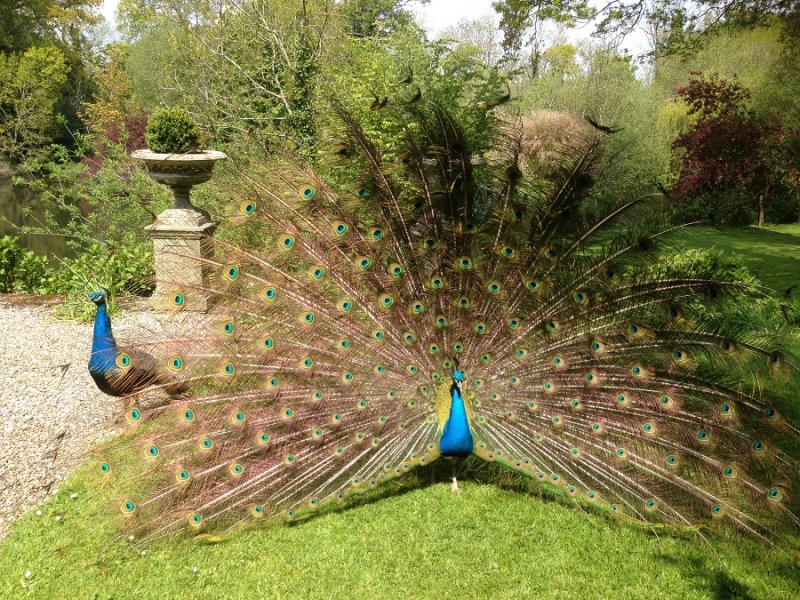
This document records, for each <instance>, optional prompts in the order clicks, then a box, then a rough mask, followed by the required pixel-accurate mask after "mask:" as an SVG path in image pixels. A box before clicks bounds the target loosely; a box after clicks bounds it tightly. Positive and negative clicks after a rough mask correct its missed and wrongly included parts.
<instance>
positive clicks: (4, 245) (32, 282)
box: [0, 235, 53, 294]
mask: <svg viewBox="0 0 800 600" xmlns="http://www.w3.org/2000/svg"><path fill="white" fill-rule="evenodd" d="M52 276H53V270H52V269H50V268H49V267H48V266H47V258H46V257H44V256H39V255H38V254H36V253H34V252H32V251H31V250H23V249H22V248H21V247H20V245H19V243H18V240H17V238H14V237H11V236H9V235H6V236H4V237H2V238H0V293H3V294H11V293H17V294H47V293H50V291H49V281H50V280H51V278H52Z"/></svg>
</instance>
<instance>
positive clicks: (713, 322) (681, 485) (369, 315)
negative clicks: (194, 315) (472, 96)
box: [98, 101, 800, 540]
mask: <svg viewBox="0 0 800 600" xmlns="http://www.w3.org/2000/svg"><path fill="white" fill-rule="evenodd" d="M336 110H337V113H338V114H339V116H340V118H341V121H342V123H343V128H344V130H345V131H346V132H347V136H346V137H345V138H344V139H343V140H342V141H341V142H339V143H337V144H335V145H333V146H332V147H331V150H330V153H329V156H328V158H327V159H326V164H325V165H324V166H323V170H324V171H325V172H326V173H327V176H326V177H323V176H321V175H318V174H316V172H315V171H313V170H311V169H310V168H309V167H308V166H307V165H305V164H303V163H302V162H301V161H299V160H294V159H291V158H290V159H286V160H282V161H272V162H269V163H266V162H262V161H258V160H253V159H251V160H248V161H246V162H243V163H242V164H241V165H240V166H239V169H238V171H237V174H236V176H235V177H234V178H231V179H229V180H227V181H226V183H227V185H229V186H230V188H229V192H230V194H231V195H232V196H233V197H234V198H235V201H234V206H235V208H234V209H233V210H232V214H231V215H232V216H231V222H232V224H233V225H234V226H235V227H236V228H238V229H241V230H242V231H251V232H256V233H257V236H258V239H259V244H258V246H257V247H254V248H250V249H246V248H243V247H238V246H235V245H233V244H231V243H223V242H220V243H219V244H218V245H217V256H216V257H215V258H214V259H213V260H209V261H208V264H207V268H208V270H209V274H210V277H209V285H208V286H207V287H199V286H198V287H194V288H186V287H184V288H178V287H176V288H175V289H174V291H173V293H172V295H171V299H172V304H173V306H174V309H175V315H176V316H177V315H180V311H181V308H182V306H183V305H185V302H186V298H188V297H189V296H191V295H202V296H204V297H206V298H207V299H208V301H209V303H210V304H211V305H212V306H213V309H212V310H211V311H210V312H209V313H208V314H207V315H205V316H203V317H201V318H198V319H197V321H198V322H196V323H194V324H193V325H192V326H189V325H188V324H184V325H183V326H182V330H181V335H180V337H178V338H176V339H172V340H160V341H158V342H157V343H156V346H157V348H156V349H155V350H154V351H153V354H154V355H157V356H159V357H161V358H160V361H161V366H160V369H161V370H162V371H164V372H169V373H170V374H171V375H172V376H173V377H175V378H177V379H178V380H180V381H181V385H182V390H184V391H183V392H182V393H180V394H177V395H174V396H173V398H172V399H171V400H170V402H169V403H168V404H167V405H165V406H161V407H159V408H155V409H149V410H148V409H145V408H143V407H142V406H140V403H138V402H137V401H136V396H135V395H134V396H132V397H129V398H128V399H127V401H128V404H129V406H130V408H129V409H128V410H127V413H126V421H127V423H128V426H129V429H128V431H127V432H126V434H124V435H122V436H120V437H119V438H118V439H117V440H115V441H114V442H112V443H111V444H110V445H109V446H108V447H106V448H104V449H103V451H102V452H101V458H100V461H99V467H98V472H99V475H100V477H101V478H103V480H104V481H105V482H106V485H111V486H113V488H114V489H115V490H125V491H124V492H123V493H124V495H121V496H120V499H119V502H118V505H117V509H118V510H117V514H119V515H122V516H123V521H124V522H125V523H127V524H128V525H129V527H130V528H131V529H132V530H134V531H137V532H140V533H141V534H142V536H141V539H143V540H148V539H153V538H156V537H159V536H162V535H167V534H171V533H174V532H176V531H178V530H181V529H188V530H189V531H193V532H198V531H202V530H204V529H205V528H206V527H223V528H224V527H231V526H235V525H237V524H241V523H249V522H252V521H254V520H255V521H260V520H265V519H270V518H276V517H280V516H285V517H288V518H292V517H293V516H295V515H297V514H298V513H300V512H301V511H305V510H309V509H314V508H316V507H318V506H320V505H321V504H323V503H326V502H333V501H338V502H342V501H343V500H344V498H345V497H346V495H347V494H349V493H351V492H353V491H355V490H359V489H364V488H370V487H375V486H377V485H379V484H381V483H383V482H386V481H388V480H391V479H393V478H396V477H399V476H401V475H403V474H404V473H405V472H407V471H409V470H411V469H413V468H414V467H415V466H418V465H424V464H428V463H430V462H432V461H434V460H436V459H437V458H439V456H440V455H441V453H440V448H439V442H440V440H441V436H442V432H443V430H444V429H445V426H446V424H447V422H448V419H449V418H450V415H451V414H452V413H451V409H452V405H453V403H454V397H455V395H454V392H453V389H454V387H459V389H460V390H461V391H460V393H461V394H462V395H463V403H464V405H465V409H464V412H465V414H466V419H467V421H468V426H469V430H470V431H471V434H472V436H473V437H474V448H473V452H474V453H475V454H477V455H478V456H479V457H481V458H483V459H485V460H489V461H494V462H498V463H500V464H502V465H504V466H506V467H509V468H510V469H513V470H516V471H519V472H521V473H523V474H525V475H528V476H530V477H532V478H534V479H535V480H538V481H543V482H548V483H549V484H550V485H554V486H557V487H559V488H560V489H563V490H564V491H565V493H567V494H568V495H569V496H579V497H581V498H583V499H584V500H585V501H587V502H589V503H592V504H596V505H599V506H603V507H605V508H606V509H608V510H610V511H617V512H624V513H625V514H627V515H629V516H631V517H633V518H635V519H638V520H642V521H653V520H662V521H668V522H673V523H677V524H679V525H681V526H694V525H696V524H698V523H705V522H709V521H712V520H719V521H723V520H727V521H728V522H731V523H733V524H735V525H736V526H738V527H740V528H742V529H744V530H747V531H749V532H751V533H753V534H756V535H764V534H765V533H766V530H767V528H770V527H772V528H774V527H775V523H777V522H779V521H780V522H790V523H792V526H793V527H796V526H797V524H798V516H797V505H796V499H795V497H794V495H793V489H794V487H795V486H796V485H797V480H798V475H800V463H798V461H797V460H798V455H797V450H798V444H797V439H798V436H797V429H796V427H795V426H793V425H792V424H791V423H790V422H789V421H788V419H786V418H785V417H784V416H783V407H782V402H781V400H780V399H779V398H773V397H771V396H769V395H768V394H766V393H762V391H761V390H760V389H755V388H754V389H748V388H746V387H745V386H744V385H742V380H744V379H745V377H742V376H741V374H740V373H739V371H741V370H742V369H750V368H751V365H752V361H753V360H754V357H757V359H758V361H760V364H762V365H764V368H765V369H766V368H767V366H766V365H767V364H768V365H769V367H768V368H769V369H772V370H775V369H779V368H780V369H783V370H784V371H785V370H786V369H791V368H792V366H791V365H789V364H782V363H785V359H784V358H783V356H782V355H781V354H779V353H778V352H775V351H773V350H772V349H771V348H765V347H764V345H763V344H762V343H760V340H758V339H756V338H755V337H753V335H751V334H748V332H747V330H746V328H744V327H742V326H741V325H737V324H736V323H731V322H730V320H726V319H725V318H723V313H724V310H723V309H724V307H725V306H726V305H729V304H731V303H733V304H735V303H737V302H738V301H739V297H740V296H742V295H747V294H749V293H752V292H753V290H752V287H751V286H749V284H747V283H742V282H737V281H732V280H730V279H727V278H726V273H725V272H724V269H723V268H722V267H720V266H719V265H718V264H715V263H713V261H712V262H711V263H704V264H701V265H698V264H692V263H691V262H690V261H687V262H685V263H683V264H677V265H665V264H661V263H659V262H657V260H656V257H655V253H654V245H655V244H657V243H660V242H661V240H662V238H664V237H665V236H666V235H667V234H668V233H670V232H669V230H667V229H666V228H664V227H663V226H660V225H658V224H655V223H651V224H644V225H639V226H637V227H632V226H631V225H630V223H629V222H628V221H626V215H627V214H628V213H629V212H630V211H631V210H633V209H636V208H638V207H641V206H642V205H644V204H646V203H647V202H648V201H650V200H651V198H652V197H651V195H648V194H644V195H642V196H641V197H639V198H631V199H627V200H624V201H622V202H616V203H613V204H611V205H609V206H606V207H605V208H603V209H601V210H598V209H587V208H586V205H587V203H588V204H590V203H591V202H588V201H589V200H592V198H591V194H592V188H593V181H594V179H595V177H596V176H598V174H597V168H598V161H597V157H598V156H599V153H600V152H601V143H602V139H601V137H600V135H599V134H597V133H596V132H593V131H585V137H583V138H581V139H580V140H579V143H576V144H575V148H573V149H572V150H571V151H570V152H569V153H567V152H566V151H564V153H565V159H564V160H563V161H561V167H560V168H558V169H556V170H554V171H553V172H551V173H550V175H549V176H548V178H546V179H542V178H541V177H539V176H536V177H532V176H530V175H529V174H530V173H534V172H536V170H535V168H534V166H532V165H531V164H530V162H529V161H530V157H529V156H526V153H525V152H523V151H522V146H521V143H522V142H521V141H520V140H521V139H522V137H521V136H519V135H516V136H510V137H509V140H508V142H507V143H506V144H505V145H504V146H503V147H502V148H500V149H499V150H497V151H495V152H494V153H493V155H491V156H489V157H488V158H486V157H484V156H476V155H474V154H473V153H472V151H471V148H470V143H469V142H468V140H467V136H465V135H464V133H463V131H462V130H461V128H460V127H459V125H458V124H457V123H456V122H455V121H454V120H453V119H452V118H451V117H450V116H449V115H448V114H447V113H446V112H445V111H444V110H442V109H440V108H439V107H437V106H434V105H430V104H428V103H426V102H424V101H423V102H418V103H414V105H413V106H409V107H406V110H405V112H404V115H405V116H406V118H411V119H412V120H411V121H410V123H411V124H409V126H408V127H407V129H406V131H407V135H406V139H405V143H404V144H403V147H402V148H393V149H390V150H389V151H386V150H383V149H379V148H378V147H376V145H374V144H373V142H372V141H371V140H370V138H369V136H368V135H366V134H365V133H364V130H363V129H362V127H361V125H360V124H359V123H358V122H357V120H356V119H355V118H354V117H352V116H351V115H350V113H348V112H347V111H345V110H344V109H342V108H341V107H337V108H336ZM387 110H388V109H387ZM637 222H641V220H639V221H637ZM455 373H463V376H464V381H463V382H460V381H459V382H458V386H456V384H455V383H454V381H456V380H457V379H456V378H455V376H454V374H455ZM785 452H793V453H794V455H793V456H790V454H787V453H785ZM215 523H216V524H217V525H215Z"/></svg>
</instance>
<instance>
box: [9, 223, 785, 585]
mask: <svg viewBox="0 0 800 600" xmlns="http://www.w3.org/2000/svg"><path fill="white" fill-rule="evenodd" d="M692 239H693V240H694V241H693V244H694V245H696V246H704V247H709V246H712V245H713V246H716V247H717V249H720V250H724V251H725V252H735V253H737V254H740V255H741V256H742V257H744V259H745V262H746V263H747V264H748V265H749V266H751V267H752V269H753V271H754V272H755V273H757V274H758V275H759V276H760V278H761V279H762V281H764V283H765V284H767V285H769V286H771V287H773V288H776V289H777V290H779V291H781V292H782V291H783V290H785V289H786V288H789V287H790V286H792V285H795V284H798V283H800V264H798V263H800V225H792V226H782V227H773V228H769V229H756V228H746V229H741V230H731V231H718V230H714V229H709V228H703V229H697V230H694V233H693V237H692ZM797 294H800V288H798V289H796V290H795V295H797ZM87 470H88V467H82V468H81V469H79V470H78V472H77V473H76V474H74V475H73V476H72V477H71V478H70V480H69V481H68V482H67V483H66V484H64V485H62V486H61V490H60V491H59V492H58V494H56V495H55V496H54V497H52V498H51V500H50V501H49V502H48V503H47V504H45V505H44V506H43V507H42V508H41V510H42V514H41V515H37V514H35V513H29V514H28V515H26V516H25V517H24V518H22V519H21V520H20V521H19V522H18V523H17V524H16V526H15V527H14V529H13V530H12V533H11V534H10V536H9V537H8V538H7V539H6V540H5V541H3V542H2V543H1V544H0V598H17V597H21V598H25V597H31V598H76V599H77V598H256V597H259V598H261V597H263V598H354V597H358V598H562V599H563V598H614V599H617V598H659V599H661V598H664V599H667V598H676V599H687V598H709V599H724V598H741V599H762V598H776V599H777V598H786V599H790V598H800V565H798V558H796V557H793V556H792V555H791V553H789V554H787V553H784V552H781V551H779V550H777V549H775V548H772V547H770V546H768V545H767V544H765V543H758V542H756V541H754V540H752V539H750V538H747V537H741V536H738V535H736V534H735V533H734V532H729V531H721V532H720V531H714V532H703V537H701V535H699V534H697V533H691V532H676V531H664V530H653V529H648V528H646V527H643V526H641V525H638V524H635V523H631V522H628V521H625V520H622V519H612V518H609V517H607V516H606V515H604V514H602V513H599V512H595V511H591V510H587V509H586V508H585V507H582V506H580V505H578V504H573V503H570V502H565V501H563V500H557V499H554V498H552V497H550V496H549V495H548V494H546V493H537V492H536V490H537V488H536V487H535V486H534V484H524V485H523V484H520V483H519V482H518V481H517V480H516V479H514V478H512V477H510V476H500V477H498V476H497V474H494V475H493V476H491V477H490V476H489V475H487V474H486V473H483V472H479V473H477V474H473V475H472V478H471V479H468V480H467V481H464V482H463V483H462V489H463V493H462V494H461V495H460V496H457V495H453V494H451V493H450V489H449V487H450V486H449V483H448V484H431V483H430V481H429V479H427V474H423V475H425V477H423V475H419V476H418V475H417V474H415V473H413V472H412V473H410V474H408V475H406V476H405V477H404V478H402V479H401V480H399V481H398V482H392V483H389V484H387V485H386V486H385V487H384V489H382V490H380V491H379V492H378V494H377V495H376V496H369V495H367V496H364V497H361V498H360V499H356V500H355V501H354V502H353V504H354V506H352V507H350V508H348V509H346V510H331V511H323V512H321V513H320V514H318V515H315V516H314V517H313V518H309V519H304V520H301V521H299V522H296V523H292V524H291V525H284V524H279V525H275V526H271V527H267V528H261V529H253V530H247V531H240V532H237V535H234V536H231V537H228V538H226V539H223V540H222V541H220V542H218V543H200V542H197V541H193V540H191V539H187V538H178V539H169V540H160V541H157V542H155V543H153V544H151V545H149V546H147V547H146V548H145V549H144V550H142V549H141V548H137V549H134V548H133V544H132V543H130V542H127V541H123V542H121V543H120V544H116V545H111V546H108V547H105V548H104V544H105V543H106V542H107V540H108V539H109V538H110V537H112V536H113V535H114V532H115V531H116V529H115V528H114V526H113V525H112V524H111V522H110V521H109V520H108V519H107V518H104V516H105V515H104V513H103V510H104V509H103V508H102V507H104V506H107V505H108V501H109V498H108V497H107V496H108V490H103V491H95V490H96V483H95V482H93V478H92V477H89V476H87ZM484 471H492V470H491V469H484ZM73 496H74V497H73ZM112 504H113V502H112ZM58 517H60V518H58ZM784 533H786V532H784ZM789 533H790V534H791V532H789ZM798 536H800V532H798ZM795 547H796V548H797V549H798V550H800V538H798V541H797V542H796V546H795ZM28 573H29V575H28Z"/></svg>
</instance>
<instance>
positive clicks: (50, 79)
mask: <svg viewBox="0 0 800 600" xmlns="http://www.w3.org/2000/svg"><path fill="white" fill-rule="evenodd" d="M67 76H68V66H67V62H66V59H65V57H64V55H63V54H62V53H61V51H60V50H58V48H56V47H54V46H49V47H42V48H36V47H34V48H30V49H28V50H26V51H25V52H24V53H21V54H3V53H0V155H3V156H5V157H8V158H11V159H14V160H19V159H22V158H25V157H26V156H29V155H31V154H34V153H36V152H38V151H40V150H41V149H42V148H43V147H45V146H47V145H49V143H50V141H51V140H52V139H53V137H54V136H55V135H56V131H57V126H58V119H57V117H58V114H59V113H58V109H59V108H60V103H61V96H62V94H63V93H64V91H65V89H66V88H65V86H66V83H67Z"/></svg>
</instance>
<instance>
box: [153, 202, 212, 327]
mask: <svg viewBox="0 0 800 600" xmlns="http://www.w3.org/2000/svg"><path fill="white" fill-rule="evenodd" d="M216 227H217V223H216V222H214V221H212V220H211V219H210V218H209V217H208V215H207V214H204V213H202V212H200V211H199V210H196V209H195V210H193V209H186V208H169V209H167V210H165V211H164V212H162V213H161V214H160V215H158V217H156V220H155V222H154V223H153V224H152V225H148V226H147V227H145V231H146V232H147V235H148V236H149V237H151V238H152V239H153V253H154V256H155V266H156V290H155V292H154V293H153V297H152V298H151V299H150V303H151V304H152V306H153V308H154V309H155V310H161V311H163V310H174V309H175V305H174V304H173V302H174V298H175V294H176V293H179V294H181V295H182V299H183V310H191V311H200V312H204V311H206V310H208V308H209V306H208V301H207V294H206V292H205V288H206V284H207V275H208V267H207V262H206V261H207V260H209V259H211V258H212V257H213V254H214V240H213V238H212V237H211V236H212V234H213V233H214V230H215V229H216Z"/></svg>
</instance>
